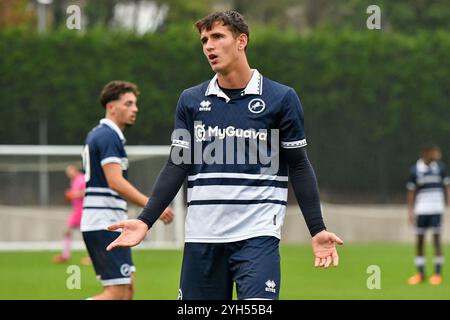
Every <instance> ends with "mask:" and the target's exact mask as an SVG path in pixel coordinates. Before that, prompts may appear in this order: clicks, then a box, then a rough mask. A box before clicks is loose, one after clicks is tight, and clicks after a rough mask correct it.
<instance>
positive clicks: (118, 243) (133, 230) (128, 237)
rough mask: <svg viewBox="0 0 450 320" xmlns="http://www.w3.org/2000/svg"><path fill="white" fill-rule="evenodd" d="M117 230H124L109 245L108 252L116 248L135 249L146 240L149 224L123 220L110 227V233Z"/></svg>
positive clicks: (135, 220) (134, 220) (136, 220)
mask: <svg viewBox="0 0 450 320" xmlns="http://www.w3.org/2000/svg"><path fill="white" fill-rule="evenodd" d="M117 229H122V233H121V234H120V236H119V237H118V238H117V239H116V240H114V241H113V242H111V243H110V244H109V245H108V247H107V248H106V250H107V251H111V250H112V249H114V248H128V247H134V246H136V245H138V244H139V243H141V241H142V240H144V238H145V235H146V234H147V231H148V227H147V224H145V223H144V222H143V221H141V220H138V219H130V220H123V221H121V222H119V223H115V224H112V225H110V226H109V227H108V230H109V231H114V230H117Z"/></svg>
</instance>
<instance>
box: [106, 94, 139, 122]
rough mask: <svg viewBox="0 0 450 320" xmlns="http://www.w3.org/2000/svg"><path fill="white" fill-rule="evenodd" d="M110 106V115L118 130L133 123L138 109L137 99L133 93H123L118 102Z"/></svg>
mask: <svg viewBox="0 0 450 320" xmlns="http://www.w3.org/2000/svg"><path fill="white" fill-rule="evenodd" d="M111 104H112V108H111V115H112V116H113V117H114V119H115V121H116V124H117V126H118V127H119V128H121V129H124V128H125V127H127V126H132V125H133V124H134V123H135V121H136V114H137V112H138V107H137V98H136V95H135V94H134V93H132V92H127V93H124V94H122V95H121V96H120V98H119V99H118V100H116V101H113V102H112V103H111Z"/></svg>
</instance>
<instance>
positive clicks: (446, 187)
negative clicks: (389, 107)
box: [407, 145, 450, 285]
mask: <svg viewBox="0 0 450 320" xmlns="http://www.w3.org/2000/svg"><path fill="white" fill-rule="evenodd" d="M440 160H441V150H440V149H439V147H438V146H436V145H427V146H425V147H423V149H422V157H421V158H420V159H419V160H417V162H416V164H414V165H413V166H412V167H411V169H410V180H409V182H408V183H407V189H408V193H407V206H408V218H409V221H410V223H411V224H413V225H415V226H416V234H417V242H416V246H417V247H416V258H415V264H416V267H417V273H416V274H415V275H413V276H412V277H410V278H409V279H408V283H409V284H411V285H415V284H418V283H421V282H423V281H425V276H426V274H425V264H426V259H425V243H424V242H425V231H426V230H427V229H431V231H432V233H433V244H434V250H435V252H434V259H433V262H434V274H433V275H432V276H431V277H430V279H429V283H430V284H432V285H439V284H441V282H442V264H443V263H444V255H443V252H442V243H441V224H442V215H443V213H444V211H445V204H446V198H447V203H448V204H449V205H450V178H449V177H448V175H447V172H446V168H445V165H444V164H443V163H442V162H441V161H440Z"/></svg>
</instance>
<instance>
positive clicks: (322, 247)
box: [311, 230, 344, 268]
mask: <svg viewBox="0 0 450 320" xmlns="http://www.w3.org/2000/svg"><path fill="white" fill-rule="evenodd" d="M336 243H337V244H339V245H342V244H344V241H342V240H341V239H340V238H339V237H338V236H336V235H335V234H334V233H332V232H328V231H326V230H323V231H320V232H319V233H318V234H316V235H315V236H314V237H313V238H312V239H311V245H312V249H313V253H314V257H315V261H314V266H315V267H323V268H328V267H329V266H330V265H331V263H333V265H334V266H335V267H336V266H337V265H338V264H339V256H338V254H337V251H336Z"/></svg>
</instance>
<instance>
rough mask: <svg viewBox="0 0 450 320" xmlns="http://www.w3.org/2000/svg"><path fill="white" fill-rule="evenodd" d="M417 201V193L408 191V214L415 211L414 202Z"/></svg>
mask: <svg viewBox="0 0 450 320" xmlns="http://www.w3.org/2000/svg"><path fill="white" fill-rule="evenodd" d="M415 199H416V192H415V191H411V190H410V191H408V194H407V195H406V205H407V207H408V212H412V211H413V210H414V202H415Z"/></svg>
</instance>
